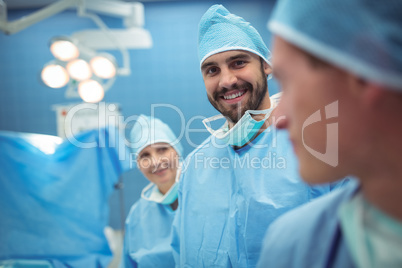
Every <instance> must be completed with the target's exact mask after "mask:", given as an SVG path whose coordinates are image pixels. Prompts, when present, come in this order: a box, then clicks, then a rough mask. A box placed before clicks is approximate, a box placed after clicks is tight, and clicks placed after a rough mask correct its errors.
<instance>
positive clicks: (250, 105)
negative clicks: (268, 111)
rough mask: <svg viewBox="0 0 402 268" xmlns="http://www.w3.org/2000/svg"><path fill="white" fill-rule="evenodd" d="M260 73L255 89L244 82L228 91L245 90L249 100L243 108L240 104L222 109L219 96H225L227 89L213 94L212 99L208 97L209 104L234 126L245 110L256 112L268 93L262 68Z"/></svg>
mask: <svg viewBox="0 0 402 268" xmlns="http://www.w3.org/2000/svg"><path fill="white" fill-rule="evenodd" d="M261 71H262V75H261V81H259V82H257V87H256V88H254V87H253V85H252V84H250V83H248V82H246V83H244V84H242V85H239V84H236V85H234V86H233V87H232V88H231V89H230V90H233V89H237V90H243V89H246V90H247V91H248V92H249V93H250V98H249V100H248V101H247V103H246V104H245V105H243V107H242V106H241V104H242V103H241V102H240V103H236V104H233V105H231V108H229V109H226V108H224V107H223V106H222V105H221V104H220V102H219V100H220V97H219V95H222V94H225V93H226V92H228V91H229V89H227V88H224V89H222V90H221V91H220V92H215V93H214V94H213V96H212V97H210V96H209V95H208V100H209V102H210V103H211V104H212V106H214V108H215V109H216V110H218V111H219V112H220V113H221V114H222V115H223V116H225V117H226V118H228V119H229V120H230V121H231V122H232V123H234V124H236V123H237V122H238V121H239V120H240V118H241V117H242V116H243V115H244V113H245V112H246V111H247V110H258V108H259V107H260V104H261V102H262V101H263V99H264V98H265V95H266V94H267V92H268V82H267V77H266V76H265V73H264V71H263V69H262V68H261ZM246 93H247V92H245V94H246Z"/></svg>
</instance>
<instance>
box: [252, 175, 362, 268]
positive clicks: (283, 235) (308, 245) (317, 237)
mask: <svg viewBox="0 0 402 268" xmlns="http://www.w3.org/2000/svg"><path fill="white" fill-rule="evenodd" d="M357 188H358V184H357V182H355V181H353V182H350V183H348V185H346V186H344V187H342V188H339V189H336V190H335V191H333V192H331V193H329V194H326V195H324V196H322V197H319V198H317V199H315V200H314V201H312V202H310V203H307V204H305V205H302V206H300V207H299V208H296V209H294V210H292V211H290V212H288V213H285V214H284V215H282V216H280V217H279V218H278V219H277V220H275V221H274V222H273V223H272V224H271V226H270V227H269V228H268V231H267V233H266V236H265V238H264V242H263V252H262V254H261V260H260V264H262V265H264V266H265V265H271V266H274V267H298V265H297V263H299V264H300V262H302V263H304V264H305V265H304V266H303V267H308V265H313V266H314V265H316V264H317V263H325V258H327V255H326V254H327V253H328V252H329V250H330V247H331V240H332V239H333V237H334V235H335V233H336V231H337V228H338V227H339V222H338V217H337V212H338V208H339V207H340V205H341V204H343V203H344V202H345V201H346V200H349V199H350V198H351V197H352V196H353V194H354V193H355V192H356V190H357ZM280 256H282V258H281V257H280ZM283 256H292V258H291V259H284V258H283ZM309 262H311V263H309ZM306 265H307V266H306ZM260 267H262V266H260Z"/></svg>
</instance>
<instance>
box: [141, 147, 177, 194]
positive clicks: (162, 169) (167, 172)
mask: <svg viewBox="0 0 402 268" xmlns="http://www.w3.org/2000/svg"><path fill="white" fill-rule="evenodd" d="M178 160H179V159H178V155H177V152H176V150H175V149H174V148H173V147H172V146H170V145H169V144H167V143H154V144H151V145H148V146H147V147H145V148H144V149H143V150H142V151H141V152H140V153H139V155H138V158H137V163H138V167H139V169H140V170H141V172H142V174H144V176H145V177H146V178H147V179H148V180H149V181H151V182H152V183H154V184H156V185H157V186H158V189H159V191H160V192H161V193H162V194H165V193H166V192H167V191H168V190H169V189H170V187H171V186H172V185H173V184H174V182H175V178H176V173H177V167H178Z"/></svg>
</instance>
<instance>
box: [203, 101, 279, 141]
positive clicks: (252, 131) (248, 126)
mask: <svg viewBox="0 0 402 268" xmlns="http://www.w3.org/2000/svg"><path fill="white" fill-rule="evenodd" d="M272 106H273V105H272ZM273 109H274V107H272V108H269V109H266V110H247V111H246V112H245V113H244V115H243V116H242V117H241V118H240V120H239V121H238V122H237V123H236V124H235V125H234V126H233V127H232V128H230V129H229V125H228V122H227V121H226V123H225V124H224V125H223V126H222V127H221V128H220V129H218V130H213V129H212V128H211V127H210V126H208V123H210V122H213V121H216V120H219V119H222V118H224V116H223V115H221V114H219V115H215V116H212V117H210V118H206V119H204V120H203V121H202V122H203V123H204V125H205V127H206V128H207V130H208V131H209V132H210V133H211V134H212V135H213V136H215V137H217V138H218V139H220V140H223V141H224V142H225V143H227V144H229V145H232V146H237V147H241V146H243V145H245V144H246V143H247V142H249V141H250V140H251V139H253V138H254V136H255V135H256V134H257V133H258V131H259V130H260V129H261V127H262V125H263V124H264V122H265V120H267V119H268V117H269V116H270V115H271V113H272V111H273ZM259 114H264V117H263V119H261V120H258V121H257V120H255V119H254V118H253V117H252V115H259Z"/></svg>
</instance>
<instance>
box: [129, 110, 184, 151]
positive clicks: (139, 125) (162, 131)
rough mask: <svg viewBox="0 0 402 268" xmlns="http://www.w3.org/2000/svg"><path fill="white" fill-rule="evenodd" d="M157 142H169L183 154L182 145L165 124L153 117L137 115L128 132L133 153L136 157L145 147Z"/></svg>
mask: <svg viewBox="0 0 402 268" xmlns="http://www.w3.org/2000/svg"><path fill="white" fill-rule="evenodd" d="M159 142H163V143H167V144H169V145H170V146H172V147H173V148H174V149H175V150H176V152H177V154H178V155H179V156H183V147H182V146H181V144H180V141H179V140H178V139H177V138H176V135H175V134H174V133H173V131H172V130H171V129H170V127H169V126H168V125H167V124H165V123H163V122H162V121H161V120H160V119H158V118H155V117H151V116H146V115H143V114H141V115H139V116H138V119H137V121H136V122H135V124H134V126H133V128H132V129H131V133H130V147H131V149H132V150H133V153H134V154H135V155H136V157H137V156H138V154H139V153H140V152H141V151H142V150H143V149H144V148H145V147H147V146H148V145H151V144H154V143H159Z"/></svg>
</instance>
